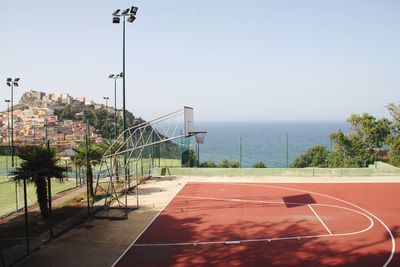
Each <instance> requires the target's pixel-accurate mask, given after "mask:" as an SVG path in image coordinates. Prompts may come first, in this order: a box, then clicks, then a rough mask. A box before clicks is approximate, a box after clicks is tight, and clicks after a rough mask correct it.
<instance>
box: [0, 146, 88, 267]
mask: <svg viewBox="0 0 400 267" xmlns="http://www.w3.org/2000/svg"><path fill="white" fill-rule="evenodd" d="M17 149H18V148H15V150H14V151H17ZM11 152H12V150H11V148H10V147H8V146H1V147H0V252H1V253H0V259H1V261H0V263H1V265H2V266H10V265H12V264H14V263H15V262H16V261H17V260H18V259H19V258H21V257H23V256H24V255H26V254H27V253H30V251H32V250H33V249H35V248H36V247H38V246H39V245H40V244H41V243H43V242H44V241H46V240H48V239H50V238H52V237H54V236H55V235H57V234H58V233H60V232H61V231H63V229H62V227H61V228H60V227H59V225H60V223H61V222H63V221H65V220H67V219H68V218H70V217H71V215H74V214H76V213H78V212H79V211H80V210H82V209H84V208H85V206H84V205H82V204H80V203H79V202H81V199H82V196H83V195H84V192H85V189H84V186H83V185H84V182H85V178H84V176H83V175H82V174H84V171H82V168H81V169H80V170H78V169H77V168H75V166H74V165H73V164H72V161H71V160H67V159H66V158H64V159H59V160H58V163H57V164H58V165H59V166H63V167H67V168H68V171H67V172H64V173H63V177H62V179H56V178H50V179H46V180H45V183H46V187H45V188H47V191H46V196H47V197H50V199H51V201H48V203H47V205H46V206H47V208H48V209H49V216H48V217H47V218H44V217H43V215H42V214H41V212H40V209H39V205H38V185H37V183H35V182H33V181H31V180H26V179H17V176H16V175H15V171H16V170H17V168H19V167H21V162H22V160H21V159H20V158H19V157H18V156H16V155H14V156H13V155H12V154H11ZM49 185H50V187H49ZM49 188H50V189H49ZM76 198H77V199H78V200H79V201H78V202H77V199H76ZM75 204H79V205H75Z"/></svg>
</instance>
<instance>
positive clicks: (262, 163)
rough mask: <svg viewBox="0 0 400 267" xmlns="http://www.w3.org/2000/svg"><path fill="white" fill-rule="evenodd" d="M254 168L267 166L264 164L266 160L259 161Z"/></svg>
mask: <svg viewBox="0 0 400 267" xmlns="http://www.w3.org/2000/svg"><path fill="white" fill-rule="evenodd" d="M253 168H267V166H266V165H265V164H264V162H262V161H259V162H257V163H255V164H254V165H253Z"/></svg>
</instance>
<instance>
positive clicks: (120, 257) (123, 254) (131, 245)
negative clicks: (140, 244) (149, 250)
mask: <svg viewBox="0 0 400 267" xmlns="http://www.w3.org/2000/svg"><path fill="white" fill-rule="evenodd" d="M184 187H185V185H183V186H182V188H181V189H179V191H178V192H177V193H176V195H177V194H179V192H181V191H182V189H183V188H184ZM176 195H175V196H176ZM173 199H174V196H172V197H171V199H170V200H169V201H168V203H167V204H166V205H165V207H164V208H163V209H162V210H160V211H159V212H158V213H157V215H156V216H155V217H154V218H153V220H151V222H150V223H149V224H148V225H147V226H146V227H145V228H144V229H143V231H142V232H141V233H140V234H139V235H138V236H137V237H136V239H135V240H133V242H132V244H130V245H129V247H128V248H127V249H125V251H124V252H123V253H122V254H121V256H119V258H118V259H117V260H116V261H115V262H114V263H113V265H111V267H114V266H115V265H116V264H117V263H118V262H119V261H120V260H121V259H122V257H123V256H125V254H126V253H127V252H128V250H129V249H130V248H131V247H133V246H134V244H135V242H136V241H137V240H138V239H139V237H141V236H142V235H143V233H144V232H145V231H146V230H147V228H149V227H150V225H152V224H153V222H154V221H155V220H156V219H157V218H158V216H159V215H160V214H161V212H163V211H164V210H165V209H166V208H167V207H168V205H169V203H171V202H172V200H173Z"/></svg>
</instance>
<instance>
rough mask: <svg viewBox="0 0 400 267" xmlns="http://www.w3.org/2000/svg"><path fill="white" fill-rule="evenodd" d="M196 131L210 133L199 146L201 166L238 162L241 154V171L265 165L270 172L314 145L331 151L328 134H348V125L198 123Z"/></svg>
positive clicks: (314, 123) (323, 123) (331, 123)
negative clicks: (203, 163) (340, 131)
mask: <svg viewBox="0 0 400 267" xmlns="http://www.w3.org/2000/svg"><path fill="white" fill-rule="evenodd" d="M195 128H196V131H206V132H207V135H206V136H205V138H204V144H200V145H199V150H200V153H199V155H200V162H205V161H208V160H211V161H214V162H215V163H219V162H220V161H222V160H224V159H226V160H229V161H239V160H240V154H242V167H252V166H253V165H254V164H255V163H256V162H260V161H262V162H263V163H264V164H265V165H266V166H267V167H271V168H280V167H286V166H287V162H289V164H290V163H292V162H293V161H294V160H295V159H296V158H297V157H298V156H300V155H301V154H303V153H304V152H306V151H307V150H308V149H309V148H310V147H312V146H315V145H325V146H326V147H327V148H328V150H330V149H331V141H330V139H329V134H330V133H332V132H336V131H337V130H339V129H340V130H342V131H343V132H345V133H347V132H348V131H349V126H348V125H347V124H346V122H338V121H335V122H320V121H318V122H317V121H315V122H312V121H307V122H300V121H296V122H289V121H287V122H196V125H195ZM241 148H242V149H241ZM241 150H242V153H240V151H241Z"/></svg>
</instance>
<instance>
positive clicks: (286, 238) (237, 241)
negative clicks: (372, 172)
mask: <svg viewBox="0 0 400 267" xmlns="http://www.w3.org/2000/svg"><path fill="white" fill-rule="evenodd" d="M176 198H190V199H197V200H215V201H232V202H242V203H243V202H250V203H262V204H281V205H287V204H289V205H305V204H307V203H302V202H274V201H263V200H246V199H235V198H234V199H226V198H215V197H192V196H176ZM313 205H316V206H323V207H331V208H338V209H344V210H348V211H352V212H354V213H358V214H360V215H362V216H364V217H365V218H367V219H368V220H369V222H370V223H369V226H368V227H366V228H365V229H362V230H359V231H356V232H348V233H338V234H332V233H331V234H322V235H307V236H287V237H275V238H274V237H271V238H256V239H242V240H219V241H202V242H171V243H147V244H134V245H133V246H135V247H157V246H162V247H164V246H197V245H215V244H240V243H250V242H271V241H281V240H294V239H297V240H300V239H311V238H327V237H341V236H350V235H357V234H361V233H364V232H366V231H368V230H370V229H371V228H372V227H373V226H374V221H373V220H372V219H371V218H370V217H369V216H368V215H366V214H364V213H362V212H360V211H358V210H354V209H350V208H347V207H342V206H336V205H330V204H319V203H315V204H313Z"/></svg>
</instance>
